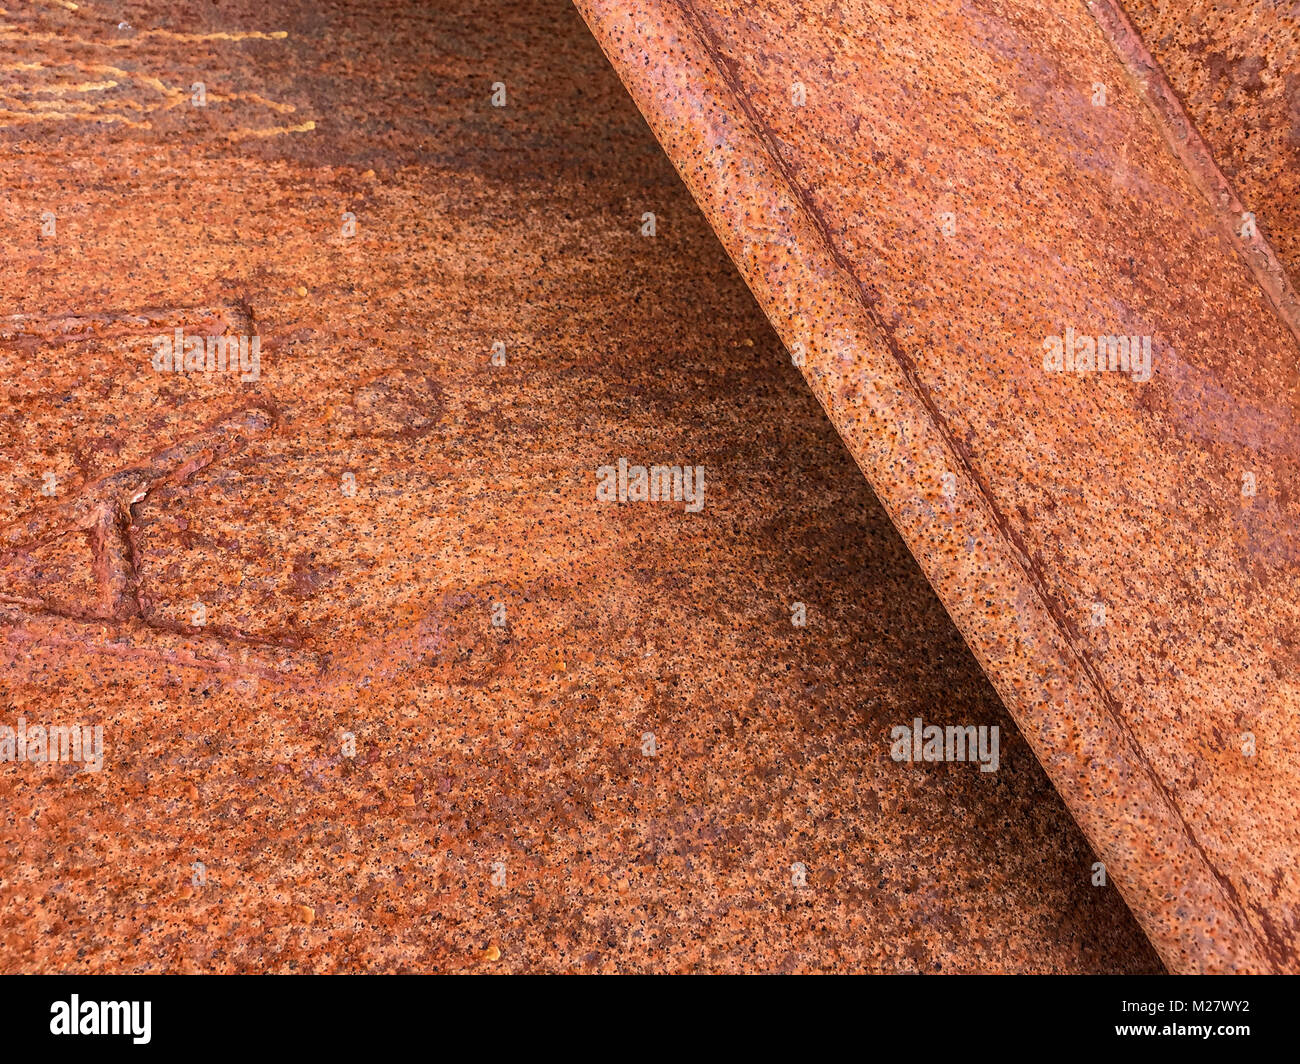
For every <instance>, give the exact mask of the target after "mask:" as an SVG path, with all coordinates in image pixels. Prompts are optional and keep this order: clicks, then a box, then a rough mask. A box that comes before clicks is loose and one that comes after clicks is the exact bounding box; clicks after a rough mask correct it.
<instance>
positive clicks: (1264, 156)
mask: <svg viewBox="0 0 1300 1064" xmlns="http://www.w3.org/2000/svg"><path fill="white" fill-rule="evenodd" d="M1124 7H1125V9H1126V11H1127V14H1128V15H1129V16H1130V17H1131V19H1132V21H1133V24H1134V26H1135V27H1136V29H1137V30H1138V31H1139V32H1140V33H1141V35H1142V38H1143V39H1144V41H1145V42H1146V46H1147V47H1148V48H1149V49H1150V50H1151V53H1152V55H1153V56H1154V58H1155V60H1156V61H1157V62H1158V63H1159V66H1160V68H1161V70H1162V71H1163V73H1164V74H1165V76H1166V77H1167V78H1168V80H1169V82H1170V84H1171V86H1172V87H1173V89H1174V90H1175V91H1176V92H1177V94H1178V97H1179V99H1180V102H1181V103H1182V104H1183V106H1184V107H1185V108H1186V110H1187V113H1188V114H1189V115H1190V117H1191V119H1192V121H1193V122H1194V123H1195V126H1196V128H1197V130H1198V131H1199V133H1200V135H1201V136H1203V137H1204V138H1205V140H1206V141H1207V142H1208V144H1209V146H1210V148H1211V150H1212V151H1213V155H1214V158H1215V161H1216V163H1217V165H1218V166H1219V167H1220V168H1221V169H1222V171H1223V173H1224V175H1225V176H1226V177H1227V178H1228V180H1229V181H1230V182H1231V183H1232V185H1233V186H1234V188H1235V191H1236V193H1237V194H1238V195H1239V196H1240V198H1241V200H1242V203H1243V206H1242V210H1243V212H1244V211H1249V212H1250V214H1251V215H1252V216H1253V220H1254V223H1255V228H1256V229H1257V230H1258V232H1259V233H1260V234H1261V235H1263V236H1265V237H1266V238H1267V239H1268V240H1269V242H1270V243H1271V244H1272V245H1273V246H1274V247H1275V248H1276V249H1277V253H1278V257H1279V258H1280V259H1281V261H1282V262H1283V263H1284V264H1285V265H1286V267H1287V269H1288V271H1289V272H1290V275H1291V280H1292V283H1293V284H1294V281H1295V278H1296V276H1297V275H1298V273H1297V271H1298V270H1300V4H1296V3H1294V2H1293V0H1291V2H1280V3H1279V2H1277V0H1236V2H1234V3H1232V4H1229V5H1224V4H1220V3H1213V2H1211V0H1176V2H1172V3H1171V2H1169V0H1125V4H1124ZM1242 224H1243V222H1242V221H1241V220H1240V219H1239V220H1238V227H1239V228H1240V227H1241V226H1242Z"/></svg>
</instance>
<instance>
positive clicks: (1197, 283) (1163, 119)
mask: <svg viewBox="0 0 1300 1064" xmlns="http://www.w3.org/2000/svg"><path fill="white" fill-rule="evenodd" d="M578 7H579V8H580V9H581V10H582V12H583V14H584V16H585V17H586V19H587V21H588V23H589V24H590V26H591V27H592V29H593V31H594V33H595V35H596V37H597V39H598V40H599V41H600V42H601V44H602V46H603V47H604V49H605V51H606V53H607V54H608V55H609V57H610V58H611V60H612V61H613V63H614V66H615V68H616V69H617V70H618V71H619V73H620V75H621V76H622V78H623V80H624V82H625V83H626V85H627V86H628V88H629V90H630V91H631V94H632V96H633V98H634V100H635V101H636V102H637V104H638V105H639V106H640V108H641V110H642V111H643V113H644V114H645V115H646V117H647V119H648V120H649V122H650V125H651V127H652V128H653V130H654V131H655V133H656V135H657V136H658V138H659V140H660V142H661V143H662V144H663V146H664V148H665V149H666V151H667V153H668V155H669V156H670V157H671V158H672V159H673V161H674V162H675V164H676V165H677V167H678V169H679V171H680V172H681V174H682V176H683V177H684V179H685V181H686V183H687V185H688V187H689V188H690V189H691V191H692V193H693V194H694V196H695V197H696V199H697V200H698V202H699V203H700V204H701V206H702V207H703V209H704V211H705V214H706V215H707V217H708V218H709V219H710V221H711V222H712V224H713V225H714V227H715V229H716V231H717V232H718V233H719V235H720V236H721V238H722V241H723V243H724V245H725V246H726V247H727V250H728V252H729V253H730V254H731V256H732V258H733V259H734V260H735V262H736V263H737V264H738V265H739V267H740V269H741V271H742V273H743V274H744V275H745V277H746V279H747V281H748V282H749V284H750V287H751V288H752V290H753V291H754V293H755V294H756V296H757V297H758V300H759V302H760V304H761V305H762V306H763V308H764V310H765V311H766V313H767V315H768V317H769V318H770V319H771V321H772V322H773V324H774V325H775V326H776V328H777V330H778V332H779V333H780V334H781V336H782V338H783V339H784V341H785V343H786V345H787V347H788V348H789V349H790V351H791V353H792V355H793V356H794V357H795V359H796V360H797V361H799V362H802V363H803V370H804V374H805V376H806V377H807V379H808V381H809V383H810V384H811V385H812V388H813V390H814V391H815V393H816V394H817V396H818V398H819V399H820V401H821V402H822V404H823V405H824V407H825V408H826V409H827V411H828V412H829V413H830V416H831V418H832V420H833V421H834V422H835V424H836V426H837V427H838V429H839V430H840V432H841V434H842V435H843V437H844V439H845V440H846V441H847V443H848V446H849V448H850V450H851V452H852V453H853V455H854V457H855V458H856V459H857V461H858V463H859V464H860V465H861V467H862V469H863V470H864V471H865V472H866V474H867V476H868V477H869V479H870V480H871V483H872V484H873V486H874V487H875V489H876V492H877V494H878V495H879V496H880V498H881V500H882V502H883V503H884V505H885V507H886V509H887V510H888V511H889V513H890V515H891V517H892V518H893V519H894V521H895V523H896V524H897V526H898V527H899V529H900V530H901V532H902V534H903V537H904V539H905V540H906V542H907V543H908V545H909V546H910V548H911V549H912V551H913V553H914V554H915V556H916V557H917V559H918V560H919V561H920V563H921V566H922V568H923V570H924V571H925V572H926V574H927V576H928V577H929V579H930V580H931V582H932V583H933V584H934V586H935V588H936V589H937V591H938V593H939V596H940V598H941V599H942V600H943V602H944V604H945V605H946V607H947V608H948V610H949V612H950V613H951V614H952V616H953V618H954V619H955V620H956V622H957V625H958V627H959V628H960V629H961V631H962V632H963V634H964V635H965V637H966V639H967V641H968V642H969V644H970V645H971V647H972V649H973V650H974V652H975V655H976V657H977V658H978V659H979V660H980V662H981V663H982V664H983V666H984V668H985V670H986V671H987V672H988V674H989V676H990V677H991V678H992V680H993V682H994V684H995V686H996V687H997V689H998V690H999V692H1000V693H1001V695H1002V697H1003V698H1004V700H1005V701H1006V703H1007V705H1008V707H1009V708H1010V710H1011V713H1012V715H1013V716H1014V717H1015V719H1016V720H1017V722H1018V723H1019V725H1020V727H1021V729H1022V730H1023V732H1024V734H1025V735H1026V736H1027V738H1028V739H1029V742H1030V743H1031V745H1032V746H1033V748H1034V751H1035V752H1036V754H1037V755H1038V757H1039V759H1040V760H1041V761H1042V763H1043V765H1044V766H1045V767H1046V769H1047V772H1048V774H1049V776H1050V777H1051V778H1052V779H1053V781H1054V782H1055V783H1056V785H1057V787H1058V788H1059V789H1060V790H1061V792H1062V794H1063V795H1064V796H1065V799H1066V802H1067V805H1068V806H1069V808H1070V809H1071V810H1072V812H1073V813H1074V815H1075V816H1076V818H1077V819H1078V820H1079V822H1080V824H1081V825H1082V826H1083V828H1084V830H1085V832H1086V834H1087V835H1088V837H1089V838H1090V840H1091V841H1092V843H1093V845H1094V846H1095V847H1096V848H1097V850H1098V851H1099V853H1100V855H1101V857H1102V858H1103V860H1104V861H1105V863H1106V865H1107V867H1108V869H1109V870H1110V872H1111V874H1112V875H1113V876H1114V877H1115V879H1116V880H1117V881H1118V883H1119V884H1120V887H1121V890H1122V891H1123V893H1124V895H1125V897H1126V899H1127V900H1128V902H1129V904H1130V906H1131V907H1132V908H1133V910H1134V912H1135V914H1136V915H1137V916H1138V918H1139V920H1140V921H1141V922H1142V924H1143V926H1144V927H1145V929H1146V931H1147V933H1148V934H1149V935H1150V937H1151V939H1152V941H1153V943H1154V944H1155V945H1156V947H1157V949H1158V950H1159V952H1160V953H1161V955H1162V957H1163V958H1164V959H1165V961H1166V963H1167V964H1168V965H1169V966H1170V967H1171V968H1172V969H1174V970H1177V971H1183V972H1195V971H1206V972H1210V971H1242V972H1259V971H1296V970H1297V969H1298V968H1300V919H1298V917H1297V904H1298V903H1300V872H1298V871H1297V861H1296V856H1297V853H1300V823H1297V820H1296V817H1295V815H1294V812H1295V809H1296V808H1297V806H1298V805H1300V750H1298V749H1297V743H1296V735H1297V733H1298V732H1300V688H1298V687H1297V681H1296V676H1297V664H1300V660H1298V659H1300V497H1298V496H1297V494H1296V491H1295V484H1296V482H1297V481H1296V475H1297V472H1300V431H1297V430H1298V429H1300V426H1298V425H1297V420H1296V413H1295V412H1296V409H1297V399H1298V389H1300V372H1298V370H1297V365H1298V358H1297V354H1298V348H1297V341H1296V338H1295V334H1294V331H1293V324H1292V321H1291V320H1289V319H1288V318H1287V316H1286V313H1285V307H1280V306H1279V302H1278V298H1277V294H1278V292H1280V291H1283V289H1282V288H1278V289H1277V290H1276V291H1270V289H1269V286H1268V284H1267V283H1266V279H1265V278H1264V277H1262V276H1261V273H1260V261H1259V260H1258V259H1257V258H1252V256H1251V255H1250V254H1248V251H1249V249H1247V248H1245V247H1244V245H1243V244H1242V242H1241V240H1240V239H1239V237H1238V235H1237V234H1235V233H1234V231H1233V229H1232V227H1231V226H1230V225H1229V224H1227V219H1226V217H1225V213H1224V206H1225V205H1224V204H1220V203H1216V202H1212V201H1209V200H1207V199H1206V195H1205V192H1204V189H1205V187H1206V178H1207V174H1206V173H1194V172H1193V170H1192V169H1191V164H1189V162H1188V157H1185V156H1184V155H1181V154H1179V153H1178V152H1176V151H1175V150H1174V149H1173V148H1172V147H1171V146H1170V135H1171V128H1172V127H1171V126H1170V120H1171V114H1172V112H1166V113H1161V111H1160V107H1159V101H1155V100H1152V99H1148V97H1147V95H1146V94H1145V92H1144V90H1143V87H1142V85H1141V83H1140V82H1139V81H1137V80H1135V78H1134V76H1133V73H1132V70H1133V56H1132V55H1131V54H1130V55H1126V54H1125V52H1124V48H1123V42H1121V41H1119V40H1118V39H1117V38H1116V37H1115V33H1114V26H1113V25H1109V26H1108V24H1107V23H1106V20H1105V19H1104V18H1101V17H1100V15H1099V16H1098V17H1094V15H1093V14H1092V13H1090V11H1089V8H1088V7H1087V6H1086V5H1085V4H1083V3H1080V2H1074V0H1046V2H1043V0H1033V2H1028V0H1011V2H1007V3H999V4H991V3H987V4H986V3H978V2H967V0H913V2H908V0H902V2H895V3H890V4H883V3H849V4H843V3H829V2H818V0H810V2H804V3H799V4H794V5H790V4H783V3H756V4H754V3H744V4H737V3H727V2H720V3H703V2H691V0H578ZM1103 27H1106V28H1103ZM1173 137H1174V140H1177V139H1178V138H1177V131H1176V130H1175V131H1174V132H1173ZM1118 337H1131V338H1134V339H1135V340H1136V341H1137V346H1138V349H1139V350H1142V351H1144V350H1145V344H1146V343H1148V342H1149V343H1150V349H1151V353H1152V364H1151V366H1150V367H1149V369H1150V374H1149V379H1148V377H1147V373H1146V372H1145V369H1146V367H1141V366H1139V367H1138V368H1137V369H1134V368H1133V366H1132V365H1131V363H1130V364H1128V365H1125V364H1124V363H1123V362H1122V361H1121V358H1120V354H1121V351H1120V350H1119V349H1118V347H1117V344H1116V342H1115V338H1118ZM1125 346H1126V347H1128V348H1129V353H1130V354H1131V353H1132V345H1130V344H1126V345H1125ZM1102 352H1104V354H1102Z"/></svg>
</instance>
